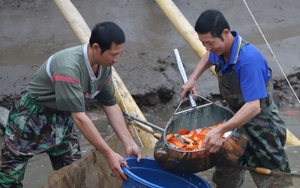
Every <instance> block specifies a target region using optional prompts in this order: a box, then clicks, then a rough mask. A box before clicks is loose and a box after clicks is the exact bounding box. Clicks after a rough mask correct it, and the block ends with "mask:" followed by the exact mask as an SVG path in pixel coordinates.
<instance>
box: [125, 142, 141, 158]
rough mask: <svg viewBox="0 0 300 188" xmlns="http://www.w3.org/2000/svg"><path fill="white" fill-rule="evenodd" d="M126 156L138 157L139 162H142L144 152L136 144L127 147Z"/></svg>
mask: <svg viewBox="0 0 300 188" xmlns="http://www.w3.org/2000/svg"><path fill="white" fill-rule="evenodd" d="M126 156H127V157H130V156H136V157H137V162H140V161H141V159H142V152H141V150H140V148H139V147H138V146H137V145H136V144H135V145H132V146H128V147H126Z"/></svg>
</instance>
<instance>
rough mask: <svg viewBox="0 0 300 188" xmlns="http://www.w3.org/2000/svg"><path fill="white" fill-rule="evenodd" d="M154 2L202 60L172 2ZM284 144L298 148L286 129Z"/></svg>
mask: <svg viewBox="0 0 300 188" xmlns="http://www.w3.org/2000/svg"><path fill="white" fill-rule="evenodd" d="M155 1H156V3H157V4H158V5H159V7H160V8H161V10H162V11H163V12H164V13H165V15H166V16H167V17H168V18H169V20H170V21H171V23H172V24H173V25H174V27H175V28H176V29H177V30H178V32H179V33H180V34H181V36H182V37H183V38H184V39H185V40H186V42H187V43H188V44H189V45H190V47H191V48H192V49H193V50H194V52H195V53H196V54H197V55H198V56H199V57H200V58H202V56H203V55H204V54H205V53H206V49H205V47H204V46H203V45H202V44H201V42H200V40H199V37H198V35H197V33H196V31H195V30H194V28H193V27H192V26H191V24H190V23H189V22H188V20H187V19H186V18H185V17H184V15H183V14H182V13H181V12H180V10H179V9H178V8H177V6H176V5H175V4H174V2H173V1H172V0H155ZM210 71H211V72H212V73H213V74H214V75H215V76H217V75H216V72H215V71H214V68H213V67H211V68H210ZM286 143H287V144H291V145H295V146H300V140H299V139H298V138H297V137H296V136H295V135H293V134H292V133H291V132H290V131H289V130H288V129H287V138H286Z"/></svg>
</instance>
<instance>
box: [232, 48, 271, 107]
mask: <svg viewBox="0 0 300 188" xmlns="http://www.w3.org/2000/svg"><path fill="white" fill-rule="evenodd" d="M242 59H243V60H242V61H241V59H240V60H239V62H237V64H236V66H235V71H236V75H237V79H238V80H239V82H240V87H241V91H242V95H243V98H244V101H245V102H250V101H253V100H257V99H261V98H265V97H267V90H266V86H265V83H266V82H267V80H268V78H267V77H268V69H267V68H266V67H267V66H266V62H265V59H264V58H263V57H262V55H261V54H260V53H258V52H255V51H254V52H253V53H251V55H249V56H246V57H243V58H242Z"/></svg>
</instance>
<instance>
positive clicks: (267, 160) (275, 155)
mask: <svg viewBox="0 0 300 188" xmlns="http://www.w3.org/2000/svg"><path fill="white" fill-rule="evenodd" d="M195 30H196V32H197V33H198V36H199V39H200V41H201V42H202V44H203V46H204V47H205V48H206V50H207V52H206V53H205V55H204V56H203V57H202V58H201V60H200V61H199V63H198V65H197V67H196V68H195V70H194V71H193V73H192V74H191V75H190V77H189V80H188V81H187V82H186V83H185V84H184V85H183V86H182V94H181V100H182V99H183V98H184V97H185V96H186V94H187V92H188V91H192V92H193V93H194V94H197V87H196V86H197V79H198V78H199V77H200V76H201V75H202V73H203V72H204V71H205V70H207V69H208V68H210V67H211V66H212V65H215V71H216V73H217V75H218V81H219V89H220V93H221V95H222V97H223V98H224V99H225V100H226V102H227V104H228V107H229V108H230V109H231V110H233V111H234V112H235V115H234V116H233V117H232V118H231V119H229V120H228V121H227V122H226V123H224V124H223V125H222V126H219V127H217V128H215V129H212V130H211V131H209V132H208V134H207V135H206V138H205V140H204V143H205V146H206V148H207V149H208V150H209V151H210V152H211V153H216V152H217V151H218V150H219V149H220V147H221V146H222V135H223V134H224V133H226V132H227V131H230V130H233V129H236V128H239V129H243V130H244V131H245V132H246V134H247V137H248V139H249V140H248V143H247V147H246V149H245V153H244V155H243V156H242V157H241V159H240V160H239V162H240V163H241V164H242V165H246V166H249V167H253V168H254V167H265V168H269V169H271V170H273V171H282V172H290V166H289V162H288V158H287V155H286V153H285V151H284V144H285V140H286V127H285V123H284V122H283V121H282V119H281V118H280V116H279V115H278V107H277V106H276V105H275V103H274V101H273V98H272V89H273V84H272V72H271V69H270V68H269V67H268V64H267V62H266V60H265V59H264V57H263V56H262V54H261V53H260V52H259V51H258V50H257V49H256V48H255V47H254V46H253V45H251V44H249V43H248V42H246V41H245V40H244V39H243V38H242V37H241V36H239V35H238V33H237V32H236V31H230V26H229V24H228V22H227V21H226V19H225V17H224V16H223V14H222V13H221V12H220V11H217V10H206V11H204V12H203V13H202V14H201V15H200V17H199V18H198V20H197V22H196V25H195ZM244 172H245V171H244V170H239V169H236V168H229V167H224V166H223V167H222V166H216V171H215V173H214V175H213V181H214V182H215V183H216V185H217V187H218V188H219V187H226V188H228V187H230V188H234V187H240V186H241V185H242V184H243V180H244ZM251 175H252V177H253V179H254V181H255V183H256V185H257V186H258V187H264V188H265V187H283V186H284V187H292V182H291V180H290V179H281V178H278V177H271V176H264V175H257V174H256V173H254V172H251Z"/></svg>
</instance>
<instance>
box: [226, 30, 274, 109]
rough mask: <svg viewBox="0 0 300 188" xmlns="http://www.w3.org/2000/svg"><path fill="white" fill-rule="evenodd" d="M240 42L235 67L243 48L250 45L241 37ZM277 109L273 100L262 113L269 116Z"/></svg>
mask: <svg viewBox="0 0 300 188" xmlns="http://www.w3.org/2000/svg"><path fill="white" fill-rule="evenodd" d="M239 40H240V41H239V47H238V50H237V53H236V55H235V59H234V63H233V64H234V65H235V64H236V62H237V59H238V56H239V54H240V50H241V48H242V47H243V46H245V45H246V44H248V42H247V41H243V40H242V37H241V36H239ZM232 67H234V66H232ZM275 107H276V105H275V102H274V100H272V102H271V104H270V105H269V106H268V107H266V108H261V113H264V114H268V113H270V112H271V111H272V110H273V109H274V108H275Z"/></svg>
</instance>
